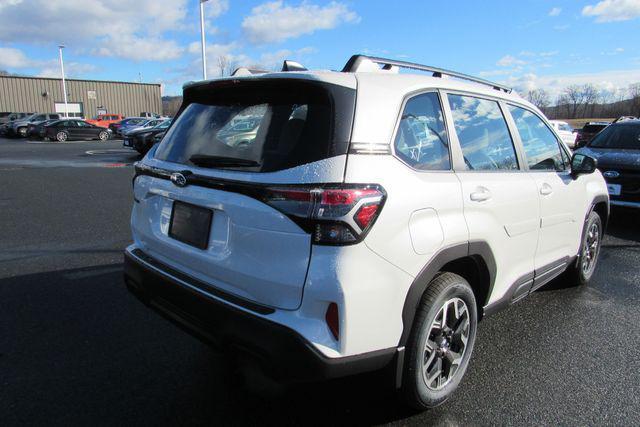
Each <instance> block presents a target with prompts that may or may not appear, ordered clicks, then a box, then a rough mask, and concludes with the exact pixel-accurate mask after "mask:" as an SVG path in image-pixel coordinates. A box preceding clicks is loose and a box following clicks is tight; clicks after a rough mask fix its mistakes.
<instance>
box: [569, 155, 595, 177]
mask: <svg viewBox="0 0 640 427" xmlns="http://www.w3.org/2000/svg"><path fill="white" fill-rule="evenodd" d="M597 167H598V161H597V160H596V159H594V158H593V157H589V156H587V155H585V154H580V153H575V154H574V155H573V157H572V158H571V175H572V176H573V177H574V178H577V177H578V176H580V175H588V174H590V173H594V172H595V171H596V168H597Z"/></svg>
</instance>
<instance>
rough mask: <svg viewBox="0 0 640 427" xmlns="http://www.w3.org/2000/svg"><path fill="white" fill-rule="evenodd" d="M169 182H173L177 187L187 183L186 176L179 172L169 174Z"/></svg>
mask: <svg viewBox="0 0 640 427" xmlns="http://www.w3.org/2000/svg"><path fill="white" fill-rule="evenodd" d="M171 182H173V183H174V184H175V185H177V186H178V187H184V186H185V185H187V178H186V177H185V176H184V175H182V174H181V173H178V172H176V173H172V174H171Z"/></svg>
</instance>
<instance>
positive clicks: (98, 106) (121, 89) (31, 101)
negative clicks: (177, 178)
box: [0, 76, 162, 118]
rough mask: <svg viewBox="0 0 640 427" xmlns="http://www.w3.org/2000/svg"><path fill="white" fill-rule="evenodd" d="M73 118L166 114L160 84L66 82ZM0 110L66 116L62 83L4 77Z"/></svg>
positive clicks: (70, 80) (53, 80) (1, 83)
mask: <svg viewBox="0 0 640 427" xmlns="http://www.w3.org/2000/svg"><path fill="white" fill-rule="evenodd" d="M66 84H67V99H68V102H67V105H68V113H69V116H72V117H84V118H92V117H94V116H96V115H97V114H108V113H111V114H123V115H125V116H137V115H139V114H140V113H141V112H150V113H156V114H161V113H162V94H161V88H160V85H159V84H150V83H129V82H112V81H99V80H76V79H66ZM0 111H7V112H28V113H31V112H34V113H36V112H37V113H64V111H65V106H64V96H63V93H62V80H61V79H53V78H46V77H22V76H0Z"/></svg>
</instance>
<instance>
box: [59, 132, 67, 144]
mask: <svg viewBox="0 0 640 427" xmlns="http://www.w3.org/2000/svg"><path fill="white" fill-rule="evenodd" d="M68 138H69V135H67V133H66V132H58V133H57V134H56V139H57V140H58V142H65V141H66V140H67V139H68Z"/></svg>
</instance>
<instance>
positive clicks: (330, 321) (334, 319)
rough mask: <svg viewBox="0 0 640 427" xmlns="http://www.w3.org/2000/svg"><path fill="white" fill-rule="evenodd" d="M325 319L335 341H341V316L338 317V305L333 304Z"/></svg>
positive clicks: (329, 307)
mask: <svg viewBox="0 0 640 427" xmlns="http://www.w3.org/2000/svg"><path fill="white" fill-rule="evenodd" d="M324 319H325V321H326V322H327V326H328V327H329V330H330V331H331V334H332V335H333V337H334V338H335V339H337V340H338V339H340V316H339V315H338V304H336V303H335V302H332V303H331V304H329V306H328V307H327V312H326V313H325V315H324Z"/></svg>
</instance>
